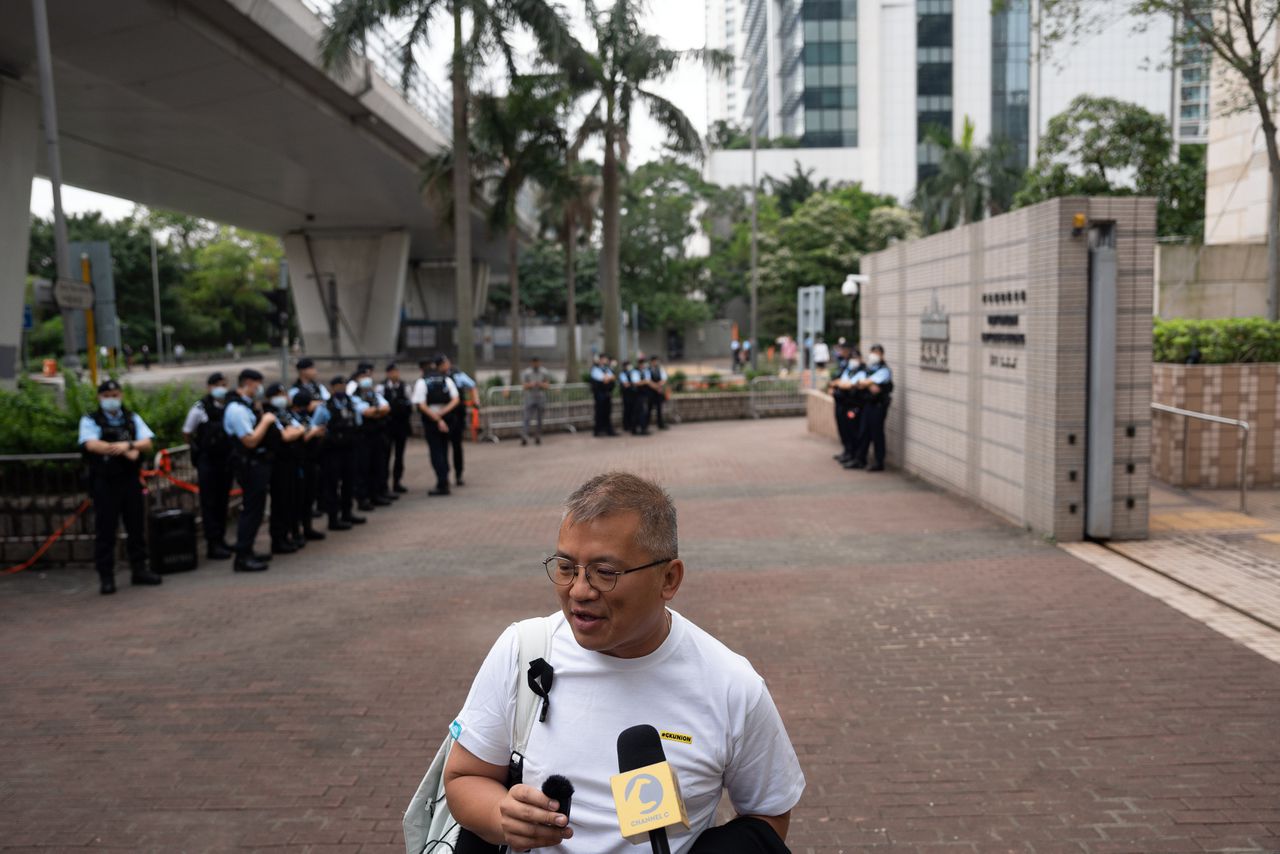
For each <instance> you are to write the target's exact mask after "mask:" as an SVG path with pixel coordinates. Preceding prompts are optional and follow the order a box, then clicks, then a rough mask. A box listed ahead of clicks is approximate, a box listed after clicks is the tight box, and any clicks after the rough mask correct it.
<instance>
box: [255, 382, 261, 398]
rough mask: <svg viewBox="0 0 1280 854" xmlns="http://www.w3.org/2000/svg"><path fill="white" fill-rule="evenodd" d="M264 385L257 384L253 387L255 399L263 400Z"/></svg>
mask: <svg viewBox="0 0 1280 854" xmlns="http://www.w3.org/2000/svg"><path fill="white" fill-rule="evenodd" d="M262 394H263V392H262V383H255V384H254V386H253V399H254V400H262Z"/></svg>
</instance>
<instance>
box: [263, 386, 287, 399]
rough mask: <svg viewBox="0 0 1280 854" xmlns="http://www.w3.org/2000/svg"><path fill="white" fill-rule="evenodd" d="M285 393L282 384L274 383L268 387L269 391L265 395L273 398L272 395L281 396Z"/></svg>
mask: <svg viewBox="0 0 1280 854" xmlns="http://www.w3.org/2000/svg"><path fill="white" fill-rule="evenodd" d="M283 391H284V386H282V385H281V384H280V383H272V384H271V385H269V386H267V390H266V392H264V393H265V394H266V396H267V397H271V396H272V395H274V394H280V393H282V392H283Z"/></svg>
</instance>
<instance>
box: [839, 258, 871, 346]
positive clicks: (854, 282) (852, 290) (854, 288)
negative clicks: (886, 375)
mask: <svg viewBox="0 0 1280 854" xmlns="http://www.w3.org/2000/svg"><path fill="white" fill-rule="evenodd" d="M869 281H871V279H870V277H868V276H863V275H861V274H859V273H850V274H849V275H847V276H845V277H844V284H843V285H841V286H840V293H842V294H844V295H845V296H847V297H851V298H852V299H853V334H852V335H851V336H850V337H851V338H852V339H853V344H854V346H855V347H858V348H859V349H861V346H862V335H861V332H862V324H861V323H860V322H859V321H860V320H861V318H860V317H859V316H858V297H859V296H861V294H862V288H863V287H864V286H865V285H866V284H867V283H868V282H869Z"/></svg>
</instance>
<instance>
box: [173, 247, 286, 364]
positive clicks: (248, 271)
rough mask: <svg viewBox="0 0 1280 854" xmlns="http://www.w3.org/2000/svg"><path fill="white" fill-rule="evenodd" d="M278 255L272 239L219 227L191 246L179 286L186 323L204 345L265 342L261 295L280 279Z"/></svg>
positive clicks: (267, 331) (267, 327) (267, 329)
mask: <svg viewBox="0 0 1280 854" xmlns="http://www.w3.org/2000/svg"><path fill="white" fill-rule="evenodd" d="M283 255H284V252H283V249H282V247H281V246H280V241H279V240H277V239H276V238H275V237H271V236H269V235H265V234H258V233H255V232H248V231H240V230H239V229H235V228H231V227H229V226H220V227H218V230H217V238H216V239H214V240H211V241H210V242H208V243H205V244H203V245H200V246H197V247H195V249H193V251H192V270H191V272H190V275H189V278H188V279H187V281H186V282H184V283H183V285H182V286H181V288H180V293H181V298H182V300H183V301H184V302H185V303H186V304H187V305H188V306H189V307H190V309H191V312H190V317H189V319H188V322H189V323H190V324H191V326H192V329H193V330H195V331H196V334H197V335H198V337H199V339H200V340H202V341H204V342H209V343H214V342H218V341H223V340H226V341H234V342H243V343H245V344H246V345H247V344H251V343H253V342H255V341H257V342H266V341H270V340H271V324H270V321H269V319H268V316H269V313H270V308H271V303H270V301H269V300H268V299H267V296H266V294H267V291H270V290H274V289H275V288H276V287H277V286H278V282H279V280H280V260H281V258H282V257H283Z"/></svg>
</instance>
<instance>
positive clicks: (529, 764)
mask: <svg viewBox="0 0 1280 854" xmlns="http://www.w3.org/2000/svg"><path fill="white" fill-rule="evenodd" d="M549 619H551V620H552V622H553V625H554V634H553V637H552V647H551V660H550V663H551V666H552V667H554V668H555V679H554V682H553V684H552V687H551V695H550V697H551V709H550V713H549V714H548V716H547V720H546V722H545V723H535V724H534V725H533V733H532V735H531V736H530V738H529V747H528V751H527V753H528V755H527V756H526V757H525V764H524V782H525V783H527V784H529V785H531V786H534V787H538V788H541V786H542V783H543V781H544V780H545V779H546V778H547V777H548V776H550V775H552V774H562V775H564V776H565V777H568V778H569V781H570V782H572V783H573V786H574V789H575V791H574V794H573V807H572V812H571V815H570V824H571V825H572V826H573V833H574V835H573V838H572V839H569V840H566V841H565V842H563V843H561V845H560V846H559V847H558V848H557V850H559V851H565V852H569V854H633V852H635V851H637V850H639V849H637V848H636V847H635V846H633V845H632V844H631V843H630V842H628V841H626V840H625V839H623V838H622V835H621V833H620V832H619V830H618V814H617V810H616V808H615V807H614V803H613V795H612V793H611V790H610V788H609V778H610V777H611V776H613V775H614V774H617V773H618V749H617V745H618V734H619V733H620V732H622V731H623V730H624V729H626V728H628V727H631V726H635V725H636V724H651V725H652V726H654V727H656V728H657V729H658V731H659V732H660V733H661V732H668V733H672V734H674V735H677V736H682V737H688V738H689V739H690V740H689V741H688V743H686V742H685V741H684V740H677V739H668V738H664V739H663V741H662V747H663V750H664V751H665V752H666V757H667V761H668V762H670V763H671V765H672V766H673V767H674V768H675V770H676V777H677V779H678V780H679V782H680V791H681V794H682V796H683V797H684V803H685V809H686V810H687V812H688V814H689V823H690V825H691V828H692V830H691V831H690V832H688V833H685V832H684V831H683V830H682V829H680V828H679V827H678V826H677V828H675V829H674V830H673V829H671V828H668V835H669V837H670V843H671V850H672V852H680V851H685V850H687V849H688V848H689V846H691V845H692V844H693V841H694V840H695V839H696V838H697V835H698V834H699V833H701V832H702V831H704V830H706V829H707V828H708V827H710V826H712V824H714V821H715V812H716V805H717V804H718V803H719V802H720V793H721V789H727V790H728V792H729V797H730V800H731V801H732V803H733V806H734V808H735V809H736V810H737V811H738V813H739V814H755V815H781V814H782V813H785V812H787V811H788V810H790V809H791V808H792V807H794V806H795V805H796V803H797V802H798V801H799V800H800V795H801V793H802V792H803V791H804V774H803V773H802V772H801V770H800V763H799V760H797V759H796V753H795V750H794V748H792V746H791V740H790V739H789V738H788V737H787V731H786V728H785V727H784V726H783V724H782V718H781V717H779V715H778V710H777V708H776V707H775V706H774V704H773V698H772V697H770V696H769V690H768V689H767V688H766V687H765V684H764V680H763V679H761V678H760V676H759V675H758V674H757V673H756V672H755V670H754V669H753V668H752V667H751V664H750V662H748V661H747V660H746V659H745V658H743V657H742V656H740V655H738V654H737V653H735V652H733V651H732V650H730V649H728V648H727V647H726V646H725V645H724V644H722V643H720V641H718V640H716V639H715V638H713V637H712V636H711V635H709V634H707V633H706V632H704V631H703V630H702V629H700V628H698V627H697V626H695V625H694V624H693V623H691V622H689V621H688V620H686V619H685V618H684V617H682V616H680V615H679V614H678V613H676V612H674V611H672V612H671V633H670V634H669V635H668V636H667V639H666V640H665V641H663V644H662V646H660V647H659V648H658V649H657V650H655V651H654V652H652V653H650V654H649V655H646V656H643V657H642V658H630V659H624V658H616V657H614V656H609V655H604V654H602V653H598V652H592V651H590V650H586V649H583V648H582V647H581V646H579V645H578V642H577V641H576V640H575V639H574V637H573V631H572V629H570V628H569V626H568V624H567V623H566V622H565V618H564V615H563V614H561V613H556V614H554V615H552V616H551V617H550V618H549ZM518 661H519V641H518V638H517V634H516V630H515V628H514V627H509V628H508V629H507V631H505V632H504V633H503V634H502V636H501V637H499V638H498V641H497V643H495V644H494V646H493V649H491V650H490V651H489V655H488V656H487V657H486V658H485V660H484V664H482V665H481V666H480V672H479V673H477V674H476V678H475V682H474V683H472V686H471V693H470V694H468V695H467V701H466V704H465V705H464V706H463V709H462V711H461V712H460V713H459V714H458V718H457V720H456V721H455V722H454V723H455V726H454V727H453V730H454V732H455V734H456V737H457V739H458V743H460V744H461V745H462V746H463V747H465V748H466V749H467V750H469V751H471V752H472V753H473V754H475V755H476V756H477V757H479V758H480V759H482V760H483V761H485V762H488V763H490V764H492V765H501V766H503V767H506V765H507V762H508V760H509V759H510V756H511V751H512V749H513V746H514V745H513V739H512V729H513V726H512V721H513V720H514V719H515V709H516V682H515V679H516V674H515V670H516V666H517V663H518ZM520 679H521V681H522V682H523V681H524V679H525V676H524V674H521V675H520ZM642 847H643V846H642Z"/></svg>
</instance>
